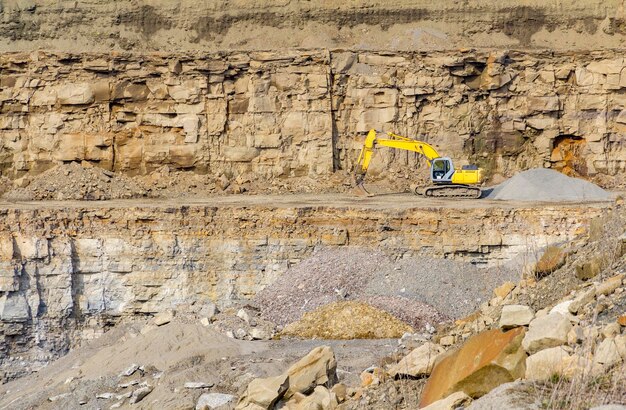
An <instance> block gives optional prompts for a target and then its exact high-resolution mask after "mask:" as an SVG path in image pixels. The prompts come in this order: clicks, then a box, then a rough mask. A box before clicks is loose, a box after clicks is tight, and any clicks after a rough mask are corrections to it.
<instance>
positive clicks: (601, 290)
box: [595, 274, 624, 296]
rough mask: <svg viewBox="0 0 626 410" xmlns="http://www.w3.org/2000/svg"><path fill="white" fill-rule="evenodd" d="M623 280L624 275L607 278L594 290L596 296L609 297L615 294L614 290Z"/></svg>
mask: <svg viewBox="0 0 626 410" xmlns="http://www.w3.org/2000/svg"><path fill="white" fill-rule="evenodd" d="M623 279H624V274H620V275H615V276H613V277H611V278H608V279H607V280H605V281H604V282H602V283H601V284H599V285H598V286H597V287H596V288H595V289H596V295H598V296H599V295H609V294H611V293H613V292H615V289H617V288H618V287H620V285H621V284H622V280H623Z"/></svg>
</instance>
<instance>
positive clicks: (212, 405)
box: [196, 393, 237, 410]
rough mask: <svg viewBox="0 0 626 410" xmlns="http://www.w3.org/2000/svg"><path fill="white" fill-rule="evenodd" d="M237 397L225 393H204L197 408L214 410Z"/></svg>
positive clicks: (197, 409) (198, 409)
mask: <svg viewBox="0 0 626 410" xmlns="http://www.w3.org/2000/svg"><path fill="white" fill-rule="evenodd" d="M235 399H237V397H235V396H233V395H232V394H224V393H204V394H203V395H201V396H200V398H198V401H197V403H196V410H212V409H216V408H218V407H222V406H225V405H227V404H229V403H231V402H233V401H234V400H235Z"/></svg>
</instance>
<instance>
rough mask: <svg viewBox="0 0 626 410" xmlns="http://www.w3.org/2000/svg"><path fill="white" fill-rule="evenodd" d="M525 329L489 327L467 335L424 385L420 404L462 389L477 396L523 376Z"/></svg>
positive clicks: (422, 405) (423, 405) (425, 403)
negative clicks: (507, 329)
mask: <svg viewBox="0 0 626 410" xmlns="http://www.w3.org/2000/svg"><path fill="white" fill-rule="evenodd" d="M524 333H525V332H524V328H521V327H520V328H516V329H513V330H509V331H508V332H502V331H500V330H488V331H485V332H482V333H479V334H478V335H475V336H473V337H471V338H469V339H468V340H467V341H466V342H465V343H464V344H463V345H462V346H461V347H460V348H459V349H456V350H453V351H451V352H449V353H447V354H446V356H445V357H444V358H443V359H441V360H440V361H439V362H438V363H437V364H436V365H435V368H434V369H433V372H432V374H431V376H430V378H429V379H428V382H427V383H426V386H425V387H424V390H423V393H422V396H421V400H420V404H419V406H420V407H425V406H427V405H429V404H431V403H434V402H435V401H437V400H440V399H442V398H444V397H447V396H449V395H450V394H452V393H454V392H457V391H463V392H465V393H466V394H467V395H469V396H470V397H473V398H476V397H480V396H482V395H484V394H486V393H488V392H489V391H491V390H492V389H493V388H494V387H497V386H499V385H500V384H502V383H507V382H511V381H513V380H515V379H517V378H520V377H523V375H524V372H525V359H526V353H525V352H524V350H523V349H522V348H521V341H522V339H523V337H524Z"/></svg>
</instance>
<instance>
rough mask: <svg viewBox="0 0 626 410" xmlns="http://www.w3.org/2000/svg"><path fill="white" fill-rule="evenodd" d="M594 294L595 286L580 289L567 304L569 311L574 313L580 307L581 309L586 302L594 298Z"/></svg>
mask: <svg viewBox="0 0 626 410" xmlns="http://www.w3.org/2000/svg"><path fill="white" fill-rule="evenodd" d="M595 296H596V288H595V286H591V287H590V288H589V289H586V290H583V291H580V292H579V293H578V294H577V295H576V297H575V298H574V299H573V300H572V303H570V304H569V306H568V310H569V311H570V313H573V314H576V313H578V311H580V309H582V308H583V307H584V306H585V305H586V304H587V303H590V302H592V301H593V300H594V298H595Z"/></svg>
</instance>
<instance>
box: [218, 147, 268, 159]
mask: <svg viewBox="0 0 626 410" xmlns="http://www.w3.org/2000/svg"><path fill="white" fill-rule="evenodd" d="M223 155H224V159H225V160H226V161H232V162H250V161H252V160H253V159H255V158H256V157H258V156H259V150H258V149H257V148H250V147H224V148H223Z"/></svg>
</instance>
